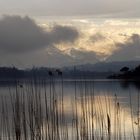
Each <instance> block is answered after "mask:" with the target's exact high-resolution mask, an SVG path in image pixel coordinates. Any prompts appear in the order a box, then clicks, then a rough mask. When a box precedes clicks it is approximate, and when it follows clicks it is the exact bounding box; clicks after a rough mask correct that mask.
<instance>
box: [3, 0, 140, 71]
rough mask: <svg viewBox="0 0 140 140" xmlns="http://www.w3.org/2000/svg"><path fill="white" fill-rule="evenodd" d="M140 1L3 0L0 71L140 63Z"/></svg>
mask: <svg viewBox="0 0 140 140" xmlns="http://www.w3.org/2000/svg"><path fill="white" fill-rule="evenodd" d="M139 5H140V0H133V1H132V0H85V1H84V0H70V1H68V0H24V1H19V0H1V1H0V66H13V65H14V66H17V67H22V68H25V67H32V66H48V67H61V66H70V65H77V64H86V63H91V64H94V63H98V62H101V61H105V62H110V61H129V60H140V48H139V47H140V18H139V15H140V8H139Z"/></svg>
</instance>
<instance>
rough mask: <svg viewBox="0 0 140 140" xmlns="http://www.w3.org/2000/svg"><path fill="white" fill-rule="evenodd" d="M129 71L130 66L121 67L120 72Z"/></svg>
mask: <svg viewBox="0 0 140 140" xmlns="http://www.w3.org/2000/svg"><path fill="white" fill-rule="evenodd" d="M128 71H129V68H128V67H123V68H121V69H120V72H123V73H126V72H128Z"/></svg>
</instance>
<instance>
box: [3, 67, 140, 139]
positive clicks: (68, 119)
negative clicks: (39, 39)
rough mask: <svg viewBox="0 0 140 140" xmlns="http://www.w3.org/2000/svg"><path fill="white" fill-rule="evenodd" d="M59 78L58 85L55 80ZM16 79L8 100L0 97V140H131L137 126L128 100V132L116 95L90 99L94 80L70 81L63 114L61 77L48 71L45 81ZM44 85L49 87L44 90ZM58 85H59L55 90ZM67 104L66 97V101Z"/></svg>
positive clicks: (123, 110)
mask: <svg viewBox="0 0 140 140" xmlns="http://www.w3.org/2000/svg"><path fill="white" fill-rule="evenodd" d="M56 75H58V76H59V84H57V82H58V81H57V79H56V78H55V76H56ZM26 82H27V81H25V82H24V81H22V82H21V81H16V84H15V87H14V88H13V87H12V88H11V87H9V95H8V97H5V96H1V98H0V140H126V139H134V140H135V139H136V138H139V135H136V130H137V131H138V134H139V131H140V127H139V93H138V100H137V121H135V116H134V113H133V112H134V110H133V106H132V95H131V91H130V93H129V97H130V121H131V130H132V131H131V133H132V135H131V134H130V136H128V134H127V132H126V124H127V122H125V120H126V117H127V116H126V113H127V111H126V110H125V108H124V107H123V106H122V104H121V102H120V100H119V97H118V96H117V94H115V96H108V95H107V93H105V94H104V96H99V95H98V96H97V95H95V90H94V86H95V85H94V84H95V83H94V81H90V82H89V81H86V79H82V81H80V82H78V81H77V80H76V78H75V80H74V86H73V89H74V97H71V99H72V101H71V104H70V108H71V112H70V114H69V115H68V112H67V108H66V107H65V106H66V105H67V104H68V102H67V101H66V95H65V90H64V88H65V86H64V79H63V74H62V72H61V71H60V70H57V71H53V72H52V71H50V72H49V79H47V80H46V79H45V80H41V79H38V78H37V77H33V79H31V80H30V81H28V84H27V83H26ZM48 85H49V86H48ZM58 85H59V86H58ZM69 100H70V99H69Z"/></svg>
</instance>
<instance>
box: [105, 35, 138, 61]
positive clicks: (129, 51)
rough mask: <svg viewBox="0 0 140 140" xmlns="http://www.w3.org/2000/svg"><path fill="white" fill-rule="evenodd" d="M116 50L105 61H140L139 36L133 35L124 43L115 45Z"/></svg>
mask: <svg viewBox="0 0 140 140" xmlns="http://www.w3.org/2000/svg"><path fill="white" fill-rule="evenodd" d="M116 46H117V47H118V50H116V51H115V52H114V53H113V54H112V55H111V56H110V57H109V58H108V59H107V60H109V61H122V60H123V61H127V60H138V59H140V35H139V34H133V35H132V36H131V37H129V38H128V39H127V40H126V41H125V42H124V43H116Z"/></svg>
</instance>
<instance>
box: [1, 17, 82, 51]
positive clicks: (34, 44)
mask: <svg viewBox="0 0 140 140" xmlns="http://www.w3.org/2000/svg"><path fill="white" fill-rule="evenodd" d="M78 37H79V33H78V31H77V30H76V29H75V28H73V27H68V26H60V25H56V26H55V27H53V28H52V29H51V31H46V30H44V29H43V28H41V27H40V26H38V25H37V24H36V23H35V22H34V21H33V20H32V19H30V18H29V17H20V16H4V17H3V18H2V19H0V50H1V51H3V52H6V53H24V52H29V51H34V50H39V49H43V48H46V47H48V46H53V45H55V44H59V43H61V42H65V43H67V42H71V43H72V42H74V41H75V40H76V39H77V38H78Z"/></svg>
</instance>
